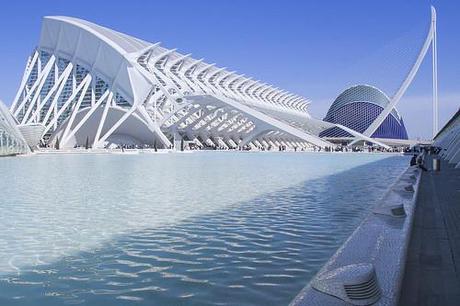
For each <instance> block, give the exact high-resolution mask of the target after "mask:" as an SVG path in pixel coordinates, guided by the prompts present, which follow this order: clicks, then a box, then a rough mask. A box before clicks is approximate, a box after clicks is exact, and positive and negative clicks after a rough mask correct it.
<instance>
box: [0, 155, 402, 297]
mask: <svg viewBox="0 0 460 306" xmlns="http://www.w3.org/2000/svg"><path fill="white" fill-rule="evenodd" d="M407 164H408V159H407V158H406V157H403V156H399V155H385V154H364V153H361V154H351V153H350V154H340V153H339V154H333V153H329V154H328V153H271V152H270V153H268V152H266V153H249V152H248V153H241V152H239V153H231V152H196V153H189V154H186V153H176V154H138V155H127V154H126V155H120V154H118V155H117V154H105V155H95V154H74V155H70V154H43V155H34V156H27V157H16V158H1V159H0V173H1V177H0V188H1V197H0V305H63V304H83V305H286V304H288V303H289V302H290V301H291V300H292V298H294V297H295V295H296V294H297V293H298V292H299V290H300V289H301V288H302V287H303V286H305V285H306V283H307V282H308V281H309V280H310V279H311V277H312V276H314V274H315V273H316V272H317V271H318V270H319V269H320V268H321V266H322V264H324V263H325V262H326V261H327V259H328V258H329V256H331V255H332V254H333V253H334V252H335V250H336V249H337V248H338V247H339V246H340V245H341V243H342V242H343V241H344V239H346V238H347V237H348V236H349V235H350V234H351V232H352V231H353V230H354V229H355V228H356V226H357V225H358V224H359V223H360V221H361V220H362V219H363V217H364V216H365V215H366V214H367V213H369V210H370V208H371V207H372V206H373V205H374V204H375V203H376V201H377V200H378V199H379V198H380V197H381V196H382V195H383V193H384V192H385V190H386V188H388V186H389V185H390V184H391V183H392V182H393V181H394V179H395V178H396V176H398V175H399V174H400V173H401V171H402V170H403V169H405V167H406V166H407Z"/></svg>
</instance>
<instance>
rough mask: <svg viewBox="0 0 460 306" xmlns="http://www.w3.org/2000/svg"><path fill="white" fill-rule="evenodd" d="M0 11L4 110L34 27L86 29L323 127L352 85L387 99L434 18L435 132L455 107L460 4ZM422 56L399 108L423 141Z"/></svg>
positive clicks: (235, 0) (235, 2) (49, 3)
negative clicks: (285, 93)
mask: <svg viewBox="0 0 460 306" xmlns="http://www.w3.org/2000/svg"><path fill="white" fill-rule="evenodd" d="M7 3H8V4H3V5H2V9H1V10H0V39H1V40H0V41H1V44H0V98H1V99H2V100H3V101H4V102H5V103H6V104H8V105H9V104H10V103H11V101H12V99H13V97H14V95H15V93H16V90H17V86H18V84H19V82H20V78H21V76H22V73H23V69H24V66H25V63H26V59H27V56H28V55H29V54H30V53H31V51H32V50H33V48H34V47H35V46H36V45H37V43H38V39H39V33H40V26H41V19H42V17H43V16H46V15H68V16H74V17H78V18H83V19H87V20H89V21H92V22H95V23H98V24H100V25H103V26H106V27H109V28H113V29H115V30H118V31H120V32H124V33H127V34H130V35H133V36H136V37H139V38H142V39H144V40H147V41H151V42H158V41H160V42H162V45H163V46H165V47H169V48H177V49H178V50H179V51H180V52H183V53H192V54H193V56H194V57H196V58H201V57H203V58H205V60H206V61H207V62H210V63H211V62H213V63H214V62H215V63H217V65H218V66H220V67H228V68H229V69H231V70H236V71H238V72H240V73H244V74H245V75H247V76H251V77H254V78H255V79H260V80H262V81H264V82H267V83H271V84H274V85H275V86H278V87H280V88H283V89H287V90H290V91H292V92H295V93H298V94H301V95H303V96H305V97H307V98H310V99H311V100H312V105H311V108H310V112H311V113H312V115H314V116H316V117H320V118H322V117H324V115H325V114H326V112H327V109H328V107H329V106H330V104H331V103H332V101H333V100H334V98H335V97H336V96H337V95H338V94H339V93H340V92H341V91H342V90H343V89H345V88H347V87H348V86H350V85H353V84H355V83H357V82H364V83H369V84H372V85H376V86H378V87H380V88H381V89H382V90H384V91H385V92H386V93H387V94H388V95H389V96H392V95H393V94H394V90H395V89H396V87H397V85H398V84H399V82H400V81H401V80H402V79H403V77H404V76H405V74H406V73H407V71H408V69H409V64H410V63H411V62H413V61H414V60H415V56H416V53H417V50H418V49H419V48H420V46H421V44H422V42H423V37H424V35H425V33H426V31H427V29H428V24H429V13H430V4H433V5H435V6H436V8H437V10H438V56H439V96H440V122H441V125H442V124H443V123H445V122H446V121H447V120H448V118H449V117H450V116H451V115H452V114H453V113H454V112H455V111H456V110H457V109H458V107H459V106H460V59H459V58H460V56H459V55H460V36H459V35H458V33H459V32H458V29H460V2H458V1H432V2H430V1H421V0H418V1H388V0H387V1H354V0H349V1H301V0H298V1H294V0H292V1H289V0H284V1H280V0H278V1H267V0H265V1H263V0H252V1H247V0H232V1H223V0H221V1H218V0H206V1H205V0H203V1H198V0H196V1H185V0H184V1H179V0H175V1H173V0H169V1H140V0H130V1H87V0H79V1H58V0H41V1H30V2H28V1H15V2H12V1H10V2H7ZM429 60H430V55H429V56H428V58H427V60H425V63H424V64H423V65H422V67H421V69H420V72H419V74H418V76H417V78H416V80H415V81H414V83H413V85H412V86H411V88H410V89H409V90H408V92H407V94H406V96H405V97H404V98H403V99H402V100H401V102H400V104H399V105H398V107H397V108H398V110H399V111H400V113H401V114H402V115H403V117H404V120H405V122H406V126H407V128H408V131H409V136H410V137H411V138H416V137H422V138H428V137H430V136H431V83H430V80H431V74H430V73H431V62H430V61H429Z"/></svg>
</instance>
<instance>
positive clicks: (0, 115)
mask: <svg viewBox="0 0 460 306" xmlns="http://www.w3.org/2000/svg"><path fill="white" fill-rule="evenodd" d="M29 152H30V148H29V146H28V145H27V142H26V140H25V139H24V137H23V136H22V134H21V132H20V131H19V129H18V127H17V124H16V121H15V120H14V118H13V117H12V116H11V114H10V112H9V110H8V108H7V107H6V106H5V104H3V102H2V101H0V156H8V155H16V154H25V153H29Z"/></svg>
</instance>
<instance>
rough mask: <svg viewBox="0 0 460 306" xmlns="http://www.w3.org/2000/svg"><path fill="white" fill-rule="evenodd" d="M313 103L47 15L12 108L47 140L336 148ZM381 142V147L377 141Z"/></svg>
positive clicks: (71, 144)
mask: <svg viewBox="0 0 460 306" xmlns="http://www.w3.org/2000/svg"><path fill="white" fill-rule="evenodd" d="M308 105H309V101H308V100H307V99H306V98H304V97H301V96H299V95H296V94H293V93H289V92H287V91H285V90H282V89H279V88H276V87H275V86H272V85H269V84H266V83H263V82H260V81H257V80H253V79H252V78H250V77H246V76H244V75H242V74H239V73H236V72H234V71H231V70H228V69H226V68H223V67H218V66H216V65H215V64H208V63H206V62H205V61H203V60H202V59H194V58H192V57H191V55H190V54H181V53H179V52H177V51H176V50H175V49H166V48H164V47H162V46H160V44H159V43H149V42H146V41H143V40H140V39H137V38H134V37H131V36H128V35H126V34H122V33H119V32H116V31H113V30H111V29H108V28H105V27H101V26H98V25H95V24H93V23H90V22H88V21H84V20H80V19H76V18H71V17H60V16H59V17H58V16H52V17H45V18H44V19H43V25H42V29H41V35H40V41H39V44H38V47H37V48H36V49H35V50H34V51H33V53H32V55H31V56H30V57H29V59H28V61H27V66H26V69H25V72H24V76H23V79H22V82H21V84H20V87H19V91H18V93H17V95H16V97H15V100H14V101H13V104H12V106H11V112H12V113H13V115H14V117H15V118H16V119H17V121H18V123H19V124H21V125H31V124H35V125H40V124H41V125H42V126H43V127H44V128H43V130H42V134H41V141H42V143H43V144H48V145H49V146H54V145H55V143H56V142H59V144H60V147H61V148H72V147H75V146H85V145H86V144H87V143H89V144H90V145H91V146H92V147H93V148H103V147H110V146H119V145H130V146H138V147H144V146H156V147H159V148H161V147H163V148H170V147H175V146H177V144H178V141H179V142H180V141H182V140H185V141H193V142H195V143H196V144H197V145H198V146H203V147H220V148H237V147H243V146H251V147H264V148H270V147H278V146H286V147H297V148H299V149H300V148H307V147H311V146H318V147H326V146H330V147H333V146H334V144H332V143H330V142H328V141H326V140H324V139H322V138H320V137H319V134H320V132H321V131H324V130H326V129H329V128H332V127H339V128H341V129H344V130H346V131H347V132H348V133H350V134H352V135H353V136H354V137H357V138H359V139H365V140H368V141H371V142H376V141H373V140H372V139H371V138H370V137H367V136H364V135H362V134H360V133H357V132H355V131H353V130H351V129H349V128H346V127H344V126H340V125H338V124H333V123H329V122H324V121H321V120H318V119H314V118H312V117H311V116H310V114H309V113H308V110H307V109H308ZM381 145H382V146H385V145H383V144H381Z"/></svg>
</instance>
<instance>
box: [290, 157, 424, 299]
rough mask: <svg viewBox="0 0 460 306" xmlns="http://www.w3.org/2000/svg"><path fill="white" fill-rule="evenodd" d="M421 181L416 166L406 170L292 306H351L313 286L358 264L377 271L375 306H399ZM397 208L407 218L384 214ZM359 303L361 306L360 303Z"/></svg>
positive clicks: (419, 171) (419, 172)
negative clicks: (369, 266) (402, 208)
mask: <svg viewBox="0 0 460 306" xmlns="http://www.w3.org/2000/svg"><path fill="white" fill-rule="evenodd" d="M420 178H421V170H420V169H418V168H417V167H415V166H412V167H408V168H406V169H405V170H404V171H403V172H402V173H401V174H400V175H399V176H398V178H397V179H396V181H395V182H394V183H393V184H392V185H391V186H390V187H389V188H388V190H387V191H386V192H385V194H384V196H383V197H382V198H381V199H380V200H379V202H378V203H377V205H376V206H375V207H374V208H373V209H372V210H371V211H370V212H369V214H368V215H367V216H366V217H365V218H364V220H363V221H362V222H361V224H360V225H359V226H358V227H357V228H356V229H355V231H354V232H353V233H352V234H351V235H350V236H349V238H348V239H347V240H346V241H345V242H344V243H343V244H342V246H341V247H340V248H339V249H338V250H337V251H336V253H335V254H334V255H333V256H332V257H331V258H330V259H329V260H328V261H327V262H326V264H325V265H324V266H323V267H322V268H321V269H320V271H319V272H318V273H317V274H316V275H315V276H314V277H313V278H312V279H311V280H310V282H309V283H308V284H307V286H306V287H304V289H302V290H301V291H300V293H299V294H298V295H297V296H296V297H295V298H294V300H293V301H292V302H291V303H290V306H304V305H350V300H345V299H341V298H339V297H337V295H336V296H333V295H331V292H332V291H329V293H325V291H323V292H321V291H319V290H318V289H315V288H314V286H315V284H318V282H321V281H322V279H324V278H325V276H326V275H331V274H334V271H339V270H340V268H342V267H346V266H349V265H359V264H371V265H373V267H374V268H375V274H376V278H377V283H378V286H379V287H380V292H381V294H380V297H379V299H378V300H377V301H376V302H375V303H374V305H397V304H398V300H399V296H400V290H401V287H402V281H403V278H404V271H405V263H406V257H407V254H408V247H409V241H410V236H411V232H412V225H413V221H414V215H415V208H416V203H417V196H418V189H419V184H420ZM409 186H412V187H409ZM406 188H408V189H409V190H407V189H406ZM412 190H413V191H412ZM397 204H402V205H403V207H404V211H405V213H406V216H405V217H395V216H391V214H390V215H387V214H385V213H386V212H387V211H390V212H391V208H392V207H394V206H395V205H397ZM336 269H338V270H336ZM316 287H318V286H316ZM331 290H332V289H331ZM326 291H327V290H326ZM356 303H357V305H359V303H360V302H359V301H356ZM352 304H355V303H352ZM361 305H363V304H361Z"/></svg>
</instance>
